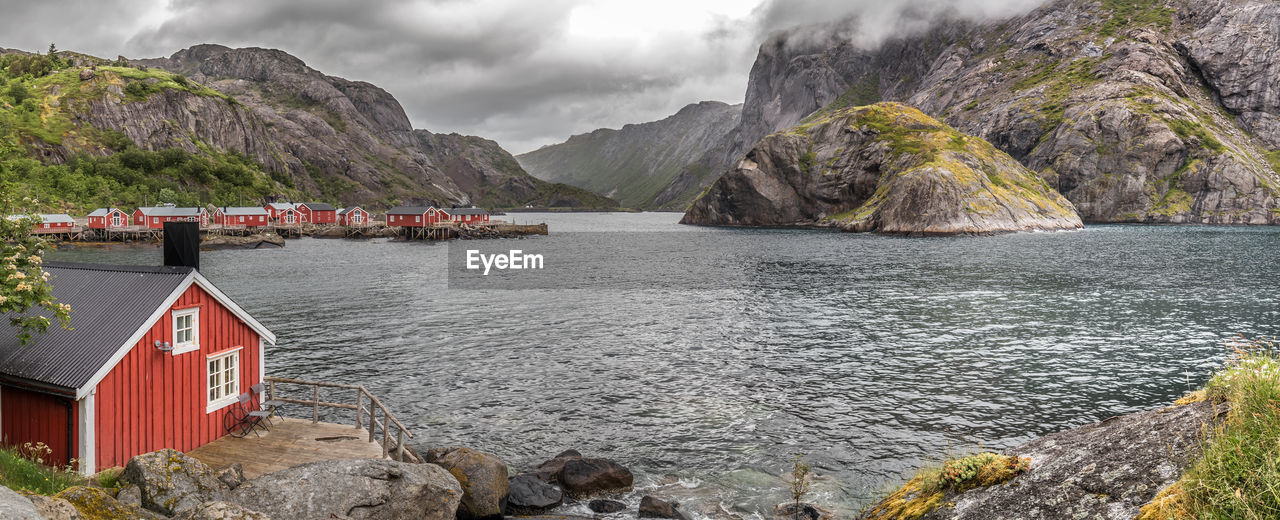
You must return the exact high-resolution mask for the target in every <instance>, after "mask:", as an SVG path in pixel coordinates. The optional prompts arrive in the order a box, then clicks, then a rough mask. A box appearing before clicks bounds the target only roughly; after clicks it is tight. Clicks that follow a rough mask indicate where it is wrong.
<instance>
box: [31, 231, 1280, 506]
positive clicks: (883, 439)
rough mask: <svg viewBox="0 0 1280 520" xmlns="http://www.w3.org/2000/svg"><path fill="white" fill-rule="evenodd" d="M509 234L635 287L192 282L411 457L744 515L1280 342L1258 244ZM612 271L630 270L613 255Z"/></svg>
mask: <svg viewBox="0 0 1280 520" xmlns="http://www.w3.org/2000/svg"><path fill="white" fill-rule="evenodd" d="M515 218H517V219H518V220H520V221H521V222H537V221H546V222H548V223H549V224H550V226H551V231H552V234H551V235H550V236H546V237H537V238H532V239H526V240H523V241H512V244H513V245H514V246H519V247H525V248H528V247H532V246H536V247H537V248H539V249H540V250H543V251H553V252H554V257H553V256H549V257H548V262H552V261H555V259H556V258H560V259H562V260H564V261H573V262H577V263H578V265H581V266H586V267H590V266H593V265H594V266H598V267H599V268H601V269H605V268H607V267H611V268H616V269H624V268H625V270H627V271H628V272H630V273H631V274H632V276H639V278H638V280H639V281H638V282H636V281H635V280H632V281H631V282H630V285H627V286H622V287H618V286H609V287H605V288H598V287H597V288H595V289H593V288H592V286H591V285H589V284H588V285H585V286H584V285H582V284H581V283H580V282H581V278H582V277H584V276H590V275H591V273H590V272H586V271H587V269H586V268H585V267H584V268H582V269H572V270H564V271H561V272H560V273H561V274H558V275H557V276H564V277H566V279H565V281H564V284H563V286H564V287H570V288H567V289H565V288H557V287H556V286H555V285H552V286H544V287H542V288H539V289H529V290H476V289H470V290H463V289H449V286H448V284H447V283H446V280H445V274H446V264H447V262H448V254H447V252H448V246H445V245H443V244H428V243H396V242H388V241H342V240H311V239H304V240H296V241H290V242H289V244H288V246H287V247H286V248H285V249H282V250H271V251H219V252H209V253H205V254H204V257H203V259H202V266H203V267H204V269H203V271H204V273H205V274H206V275H207V276H209V277H210V278H211V279H212V280H214V282H215V283H217V284H218V285H219V287H220V288H222V289H223V290H224V292H226V293H227V294H230V295H232V297H233V298H235V299H236V300H237V301H238V302H239V303H240V304H241V305H242V306H244V307H245V308H246V309H248V310H249V311H250V312H251V313H253V314H254V315H255V316H256V317H258V319H259V320H260V321H262V322H263V323H264V324H266V325H267V326H268V327H270V328H271V329H272V330H273V331H275V332H276V333H277V335H279V337H280V344H279V346H277V347H275V348H274V349H272V352H271V353H270V356H271V357H270V360H269V366H268V370H269V371H271V372H273V373H275V374H279V375H287V376H295V377H302V378H311V379H324V380H335V381H343V382H351V383H360V384H364V385H366V386H368V387H369V388H370V389H372V390H373V391H374V392H375V393H376V394H377V395H379V396H380V397H381V398H382V399H383V401H384V402H386V403H387V404H388V405H389V406H390V407H391V408H392V409H393V411H394V413H396V414H397V416H398V417H400V418H401V420H402V421H403V422H405V423H406V424H407V425H409V426H410V427H412V428H413V429H414V430H415V432H417V433H418V437H417V439H415V441H416V442H417V443H418V445H419V446H432V445H438V444H466V445H469V446H473V447H476V448H479V449H483V450H487V451H491V452H493V453H495V454H498V455H499V456H501V457H503V458H504V459H505V460H506V461H507V462H508V464H510V465H511V466H512V467H513V469H520V468H524V467H527V466H529V465H531V464H535V463H537V462H538V461H540V460H541V459H544V458H547V457H549V456H551V455H554V454H555V453H558V452H560V451H562V450H564V449H568V448H575V449H578V450H581V451H583V452H584V453H588V454H598V455H603V456H608V457H612V458H615V459H618V460H619V461H620V462H622V463H623V464H625V465H627V466H629V467H631V468H633V469H634V470H638V473H639V474H640V478H641V483H642V485H646V486H658V485H662V484H664V483H666V484H670V486H668V487H667V488H664V492H667V493H669V494H677V495H678V494H682V493H683V494H693V495H695V496H701V497H704V498H703V500H704V501H711V502H715V501H716V500H721V501H723V503H724V505H725V506H727V507H729V508H730V509H733V510H736V511H738V512H752V511H764V510H766V509H767V508H768V507H769V506H770V505H772V504H774V503H778V502H781V501H783V499H784V497H785V491H784V490H783V485H784V484H783V482H782V481H781V480H780V479H779V478H778V477H777V475H779V474H780V473H782V472H783V471H785V469H786V468H785V467H786V464H787V461H788V460H789V458H790V457H791V455H792V454H794V453H804V454H805V456H806V457H807V458H808V459H809V460H810V461H811V462H812V463H813V465H814V468H815V470H816V471H817V472H818V473H821V474H824V475H826V476H827V477H828V478H824V479H822V480H820V482H819V485H818V486H817V489H818V492H819V495H820V496H819V497H818V501H822V502H827V503H830V504H835V505H837V506H839V507H841V508H842V509H844V510H845V511H848V510H850V509H856V508H857V507H858V505H859V504H861V503H862V502H863V501H865V500H866V499H867V498H869V497H872V496H874V495H875V494H876V493H878V492H880V491H881V490H883V489H884V488H885V487H886V486H889V485H892V484H893V483H895V482H896V481H898V479H900V478H902V477H903V476H904V475H905V473H906V472H909V471H911V470H912V469H913V468H914V467H916V466H917V465H918V464H919V463H920V462H921V461H928V460H933V459H936V457H938V456H940V455H942V454H944V453H945V452H947V451H948V450H950V451H953V452H954V451H960V450H965V449H977V448H978V447H982V448H993V449H998V448H1003V447H1007V446H1010V445H1013V444H1016V443H1019V442H1022V441H1025V440H1027V439H1028V438H1030V437H1032V436H1036V435H1040V434H1044V433H1048V432H1053V431H1057V430H1061V429H1063V428H1066V427H1069V426H1073V425H1079V424H1083V423H1087V422H1091V421H1097V420H1101V419H1104V418H1106V417H1109V416H1112V415H1116V414H1122V413H1127V412H1133V411H1136V410H1141V409H1146V408H1151V407H1154V406H1157V405H1160V404H1163V403H1167V402H1169V401H1171V400H1172V399H1174V398H1176V397H1177V396H1179V395H1180V394H1182V393H1184V392H1185V391H1186V390H1187V389H1188V388H1189V387H1192V386H1196V385H1199V384H1200V383H1202V382H1203V381H1204V380H1205V379H1206V377H1207V375H1208V373H1209V372H1210V371H1211V370H1212V368H1213V367H1214V366H1215V364H1216V363H1217V362H1219V361H1220V360H1221V359H1222V357H1223V355H1224V353H1225V352H1224V350H1223V348H1222V344H1223V341H1224V340H1225V339H1227V338H1229V337H1231V336H1234V335H1236V334H1245V335H1249V336H1272V335H1275V334H1276V332H1277V325H1276V323H1278V322H1280V320H1277V318H1278V317H1280V306H1278V305H1277V303H1276V302H1277V296H1278V295H1277V292H1278V291H1280V289H1277V284H1275V283H1273V281H1274V280H1276V279H1278V278H1280V267H1278V266H1277V264H1276V263H1275V262H1273V261H1272V260H1271V259H1270V254H1271V253H1272V252H1273V251H1276V250H1277V246H1280V230H1276V229H1270V228H1204V227H1134V226H1094V227H1091V228H1089V229H1087V230H1085V231H1082V232H1073V233H1029V234H1015V235H1006V236H997V237H985V238H929V239H904V238H893V237H878V236H870V235H849V234H838V233H827V232H811V231H794V230H791V231H787V230H718V229H703V228H691V227H684V226H679V225H676V224H674V222H675V221H676V220H678V218H679V216H678V215H675V214H609V215H594V214H568V215H558V214H539V215H529V214H518V215H515ZM578 232H591V233H578ZM651 232H663V233H662V234H661V240H643V236H649V237H653V236H656V235H643V236H641V235H637V233H651ZM623 249H625V250H628V251H635V250H637V249H639V250H640V252H639V253H637V254H634V255H629V256H634V258H625V259H620V258H617V257H616V256H614V255H612V254H611V252H614V251H618V250H623ZM54 256H55V258H56V259H63V260H66V259H85V260H94V261H113V262H132V263H155V262H158V259H159V257H160V253H159V250H158V249H156V248H150V247H147V248H130V249H113V250H105V251H104V250H83V251H60V252H58V253H57V254H56V255H54ZM673 258H675V260H673ZM624 261H625V262H633V263H629V264H626V265H625V267H618V266H613V265H611V263H616V262H624ZM711 264H716V265H717V266H718V267H717V268H716V269H709V270H708V269H701V268H700V267H701V266H706V265H711ZM725 266H728V267H730V268H731V269H725ZM636 273H638V275H637V274H636ZM688 273H696V276H701V277H704V279H698V280H693V279H689V280H688V281H689V283H687V284H686V283H684V282H682V281H681V279H680V277H681V276H682V274H688ZM708 273H710V274H708ZM715 273H721V274H715ZM690 276H693V275H690ZM721 276H723V277H724V280H720V279H719V278H718V277H721ZM705 277H711V278H712V279H710V280H707V279H705ZM673 280H674V281H673ZM694 281H696V282H697V283H693V282H694ZM572 287H579V288H576V289H575V288H572ZM669 475H670V476H674V477H676V478H680V479H683V480H681V481H680V482H682V483H683V485H682V484H680V483H676V484H672V482H674V481H673V480H666V479H668V476H669ZM694 484H696V485H694ZM688 487H693V488H694V489H693V490H688V489H686V488H688ZM679 490H684V491H679Z"/></svg>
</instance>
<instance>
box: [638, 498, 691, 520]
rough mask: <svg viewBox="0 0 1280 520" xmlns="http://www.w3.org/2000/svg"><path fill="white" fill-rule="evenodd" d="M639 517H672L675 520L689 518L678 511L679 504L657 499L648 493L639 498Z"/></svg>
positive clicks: (687, 519) (686, 519)
mask: <svg viewBox="0 0 1280 520" xmlns="http://www.w3.org/2000/svg"><path fill="white" fill-rule="evenodd" d="M639 516H640V518H673V519H676V520H690V519H689V516H688V515H686V514H684V512H683V511H680V504H678V503H676V502H674V501H672V502H667V501H665V500H661V499H657V498H654V497H651V496H649V495H645V496H644V498H641V499H640V512H639Z"/></svg>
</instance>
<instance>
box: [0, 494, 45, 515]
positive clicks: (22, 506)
mask: <svg viewBox="0 0 1280 520" xmlns="http://www.w3.org/2000/svg"><path fill="white" fill-rule="evenodd" d="M0 518H4V519H6V520H7V519H10V518H12V519H14V520H43V519H44V517H42V516H40V513H38V512H36V507H35V505H33V504H32V503H31V501H30V500H28V499H27V497H24V496H22V495H19V494H18V492H17V491H14V490H12V489H9V488H7V487H5V486H0Z"/></svg>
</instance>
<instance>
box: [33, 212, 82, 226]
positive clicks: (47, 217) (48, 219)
mask: <svg viewBox="0 0 1280 520" xmlns="http://www.w3.org/2000/svg"><path fill="white" fill-rule="evenodd" d="M40 221H41V222H44V223H45V224H52V223H54V222H67V223H71V224H75V223H76V219H73V218H71V215H68V214H66V213H53V214H41V215H40Z"/></svg>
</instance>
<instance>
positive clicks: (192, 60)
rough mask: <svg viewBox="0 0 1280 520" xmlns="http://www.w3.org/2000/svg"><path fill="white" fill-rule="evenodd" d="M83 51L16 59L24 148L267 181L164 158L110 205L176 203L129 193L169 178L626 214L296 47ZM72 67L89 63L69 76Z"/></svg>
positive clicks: (182, 186) (225, 194)
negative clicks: (441, 127)
mask: <svg viewBox="0 0 1280 520" xmlns="http://www.w3.org/2000/svg"><path fill="white" fill-rule="evenodd" d="M64 54H68V53H64ZM68 55H69V54H68ZM75 56H76V58H74V59H69V60H52V61H53V62H54V64H55V67H54V70H51V71H43V70H42V71H38V72H40V73H38V74H27V75H23V74H22V73H21V72H20V71H16V70H13V68H14V67H13V65H10V66H9V67H8V69H9V70H7V71H6V72H5V77H0V79H5V80H7V78H8V77H13V78H14V79H13V81H14V82H20V81H21V82H26V84H27V87H25V88H26V89H27V90H28V91H29V92H30V97H31V98H34V99H35V101H34V105H33V106H32V107H30V112H31V113H33V114H38V115H39V120H40V121H39V122H38V123H37V122H33V121H34V120H32V119H31V117H30V116H27V115H22V114H19V112H21V111H23V110H24V108H23V106H21V103H14V104H12V105H9V106H8V107H6V108H7V109H8V110H10V111H11V112H12V114H7V116H9V117H10V118H11V119H13V120H15V121H26V122H27V124H25V125H10V127H9V128H16V129H17V131H18V132H17V133H16V134H14V135H13V138H12V139H11V140H12V141H13V142H14V143H15V148H21V149H22V150H25V151H26V152H27V154H29V155H31V156H33V157H37V158H39V159H40V160H41V161H42V162H44V163H45V164H64V163H70V166H71V167H72V168H73V169H75V171H76V172H77V173H85V172H86V169H85V168H84V167H83V164H84V161H81V160H80V159H79V158H80V157H83V156H85V155H86V154H88V155H90V156H106V157H114V156H115V155H116V152H123V151H125V150H126V149H134V147H136V150H138V152H139V153H142V154H144V155H145V154H148V153H151V154H154V153H159V152H162V151H166V150H175V149H176V150H182V151H183V152H184V153H185V154H187V155H185V156H183V157H193V156H194V157H215V158H216V157H221V156H225V155H227V154H231V156H233V157H235V158H237V160H238V161H239V162H240V163H247V164H250V165H252V169H254V170H261V172H262V173H257V172H254V173H255V175H256V176H257V177H259V179H258V180H256V181H253V182H250V183H249V184H247V186H251V187H252V189H235V188H242V187H243V186H242V185H243V184H244V183H241V184H238V185H236V186H232V187H227V186H224V185H221V184H220V185H219V186H218V187H219V188H226V189H214V184H216V183H215V182H214V181H216V180H217V179H210V178H208V176H203V175H199V174H188V172H186V171H185V170H183V169H182V168H176V170H181V171H171V170H173V169H170V170H166V169H165V168H163V167H159V166H158V165H157V164H155V163H156V162H157V161H154V160H153V161H149V162H147V163H146V164H143V165H142V166H137V165H134V166H129V169H131V170H133V171H132V172H130V173H131V175H124V176H120V175H117V176H115V177H117V178H113V179H109V180H111V181H117V182H116V184H113V185H112V187H113V188H115V190H114V191H116V192H126V191H127V192H130V193H129V194H128V195H127V196H126V194H123V193H116V195H119V196H117V197H116V198H114V199H110V200H106V199H103V200H99V199H97V198H93V199H92V200H93V201H95V202H98V203H128V202H135V201H133V200H126V199H133V198H141V199H143V200H149V201H151V202H154V201H156V200H157V198H160V199H163V198H164V197H163V196H159V197H158V196H157V194H156V193H150V192H149V191H148V190H154V188H155V186H154V185H153V184H146V187H145V188H143V189H141V190H133V191H140V192H141V193H133V192H132V191H130V190H131V188H133V185H134V184H136V183H132V182H130V180H129V178H133V177H142V178H148V179H149V178H151V177H160V178H161V179H162V180H163V181H164V182H166V183H167V184H166V185H165V186H166V187H169V188H172V189H170V190H169V194H170V195H169V196H175V195H173V194H177V195H176V196H178V197H182V198H183V200H189V199H190V198H192V196H191V195H190V192H196V193H199V194H200V196H199V199H200V201H202V202H205V201H208V200H214V201H224V202H230V201H234V200H237V199H238V200H243V199H244V198H245V197H246V196H248V197H249V198H250V200H252V198H255V197H266V198H270V197H281V196H282V197H291V196H304V197H307V198H321V199H325V200H330V201H333V202H335V203H341V204H350V203H359V204H366V205H373V206H383V205H390V204H394V203H398V202H422V203H433V204H441V205H465V204H481V203H483V204H487V205H490V206H496V207H521V206H525V205H537V204H541V202H542V201H545V200H550V199H549V197H547V196H546V194H547V193H557V194H559V195H560V196H559V197H558V198H556V199H555V200H556V202H558V203H560V204H563V205H567V206H575V207H577V206H585V207H593V208H609V207H613V206H616V203H615V202H613V201H611V200H608V199H606V198H604V197H600V196H597V195H595V194H592V193H589V192H587V191H585V190H580V189H576V188H572V187H569V186H555V185H552V184H549V183H546V182H544V181H541V180H538V179H535V178H533V177H531V176H529V175H528V174H527V173H525V172H524V170H523V169H521V168H520V166H519V164H518V163H517V162H516V161H515V160H514V159H512V158H511V156H510V155H509V154H507V153H506V152H505V151H503V150H501V148H500V147H498V146H497V144H496V143H493V142H492V141H488V140H485V139H481V138H469V137H463V136H457V135H436V134H432V133H430V132H427V131H425V130H414V129H413V128H412V126H411V125H410V123H409V118H408V116H407V115H406V114H405V112H404V110H403V108H401V106H400V104H399V102H397V101H396V99H395V98H394V97H392V96H391V95H390V94H389V93H387V92H386V91H384V90H382V89H380V88H378V87H376V86H374V85H371V84H369V83H365V82H359V81H350V80H346V79H342V78H338V77H333V76H327V75H324V74H322V73H320V72H318V71H316V70H314V69H311V68H310V67H307V66H306V64H305V63H303V62H302V60H299V59H298V58H296V57H294V56H291V55H289V54H287V53H285V52H283V51H279V50H273V49H258V48H246V49H230V48H227V47H223V46H219V45H198V46H195V47H192V48H189V49H185V50H182V51H178V52H177V53H174V54H173V55H172V56H170V57H168V58H157V59H149V60H134V61H132V62H125V61H123V60H117V61H116V62H108V61H107V60H101V59H97V58H92V57H86V56H84V55H75ZM27 58H30V56H27V57H26V58H24V59H27ZM59 61H74V62H76V63H75V65H76V66H63V67H60V68H59V67H56V65H57V64H58V63H57V62H59ZM15 63H19V62H15ZM20 65H22V66H23V67H25V66H26V65H25V61H22V62H20ZM64 65H65V64H64ZM86 67H92V68H86ZM23 78H28V79H23ZM14 101H17V100H16V99H15V100H14ZM0 106H3V105H0ZM148 157H150V156H148ZM175 157H176V156H175ZM215 162H217V161H215ZM135 166H137V167H135ZM96 169H97V168H89V170H93V171H90V172H89V173H90V174H96ZM215 170H216V169H215ZM214 177H217V176H216V175H215V176H214ZM265 178H269V180H266V181H264V180H262V179H265ZM246 182H249V181H246ZM222 184H225V183H222ZM43 189H45V190H47V189H48V188H47V187H44V188H43ZM233 191H234V192H235V193H231V192H233ZM229 197H235V198H231V199H229ZM108 198H109V197H108ZM136 202H142V201H141V200H139V201H136Z"/></svg>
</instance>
